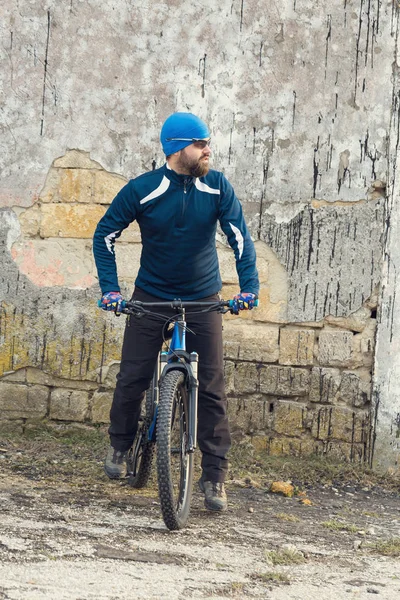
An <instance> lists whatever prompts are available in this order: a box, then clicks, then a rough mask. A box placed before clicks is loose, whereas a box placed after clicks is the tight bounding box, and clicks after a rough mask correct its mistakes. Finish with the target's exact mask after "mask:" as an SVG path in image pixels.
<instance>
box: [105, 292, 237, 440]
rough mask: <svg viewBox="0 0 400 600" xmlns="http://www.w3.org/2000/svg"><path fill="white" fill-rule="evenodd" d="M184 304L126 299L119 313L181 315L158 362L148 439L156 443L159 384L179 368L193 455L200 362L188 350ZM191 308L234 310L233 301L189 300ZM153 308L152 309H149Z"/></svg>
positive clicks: (177, 318) (177, 317) (176, 320)
mask: <svg viewBox="0 0 400 600" xmlns="http://www.w3.org/2000/svg"><path fill="white" fill-rule="evenodd" d="M184 304H185V302H183V301H181V300H173V301H171V302H162V301H160V302H148V303H147V302H140V301H134V300H133V301H125V300H123V301H122V303H121V306H120V308H119V309H118V310H117V311H116V314H119V313H120V312H122V313H127V314H136V315H137V316H144V315H146V314H151V309H153V310H154V309H155V308H167V307H168V308H173V309H175V310H176V311H177V312H178V314H177V315H176V316H174V317H173V319H174V326H173V332H172V340H171V343H170V346H169V349H168V352H160V353H159V355H158V359H157V362H156V366H155V369H154V374H153V380H152V381H153V400H154V405H155V411H154V415H153V419H152V422H151V425H150V427H149V432H148V440H149V441H151V440H154V436H155V426H156V421H157V410H158V400H159V389H160V383H161V381H162V378H163V376H164V375H165V374H166V373H167V372H168V371H170V370H171V369H180V370H181V371H184V372H185V373H186V383H187V388H188V393H189V415H188V439H187V449H186V451H187V452H194V450H195V449H196V446H197V400H198V387H199V382H198V379H197V376H198V361H199V356H198V354H197V352H191V353H190V354H189V353H188V352H187V351H186V328H187V326H186V321H185V306H184ZM186 304H187V305H190V307H191V308H199V309H203V310H215V309H217V310H219V312H222V313H223V312H228V311H229V310H230V308H231V307H232V300H230V301H223V300H222V301H219V302H218V301H217V302H202V301H189V302H187V303H186ZM149 309H150V310H149Z"/></svg>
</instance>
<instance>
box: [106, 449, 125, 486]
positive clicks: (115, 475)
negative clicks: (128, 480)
mask: <svg viewBox="0 0 400 600" xmlns="http://www.w3.org/2000/svg"><path fill="white" fill-rule="evenodd" d="M127 456H128V451H126V452H121V451H120V450H115V448H113V447H112V446H110V447H109V449H108V452H107V456H106V460H105V461H104V470H105V472H106V475H108V477H109V478H110V479H122V478H123V477H125V476H126V470H127V469H126V458H127Z"/></svg>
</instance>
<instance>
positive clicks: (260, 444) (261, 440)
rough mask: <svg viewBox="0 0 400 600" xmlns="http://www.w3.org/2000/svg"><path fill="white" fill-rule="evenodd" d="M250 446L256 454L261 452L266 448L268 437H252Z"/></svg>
mask: <svg viewBox="0 0 400 600" xmlns="http://www.w3.org/2000/svg"><path fill="white" fill-rule="evenodd" d="M250 441H251V445H252V446H253V448H254V450H256V452H263V451H265V450H266V449H267V447H268V437H267V436H266V435H265V434H263V435H252V436H251V438H250Z"/></svg>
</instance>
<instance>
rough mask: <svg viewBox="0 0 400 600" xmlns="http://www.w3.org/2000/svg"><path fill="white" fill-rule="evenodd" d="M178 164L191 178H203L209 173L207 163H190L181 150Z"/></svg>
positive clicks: (198, 161)
mask: <svg viewBox="0 0 400 600" xmlns="http://www.w3.org/2000/svg"><path fill="white" fill-rule="evenodd" d="M179 162H180V165H181V166H182V167H184V169H185V170H187V171H189V174H190V175H191V176H192V177H204V175H207V173H208V171H209V166H208V163H204V162H201V161H200V159H199V160H197V161H192V160H190V159H189V158H187V156H186V154H185V149H183V150H182V152H181V155H180V157H179Z"/></svg>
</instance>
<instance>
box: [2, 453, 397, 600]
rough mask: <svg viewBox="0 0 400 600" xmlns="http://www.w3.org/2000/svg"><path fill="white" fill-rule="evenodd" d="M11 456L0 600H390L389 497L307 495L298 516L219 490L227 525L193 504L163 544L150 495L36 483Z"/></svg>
mask: <svg viewBox="0 0 400 600" xmlns="http://www.w3.org/2000/svg"><path fill="white" fill-rule="evenodd" d="M10 454H14V455H13V456H10ZM15 455H18V452H10V451H9V450H8V451H7V452H3V454H2V456H3V459H2V460H1V461H0V506H1V513H0V521H1V529H0V557H1V563H0V599H12V600H20V599H29V600H42V599H43V600H45V599H46V600H64V599H68V600H71V599H74V600H89V599H96V600H125V599H126V600H128V599H129V600H132V598H143V599H146V600H152V599H157V600H158V599H162V600H167V599H171V600H172V599H173V600H178V599H184V598H185V599H186V598H189V599H202V600H203V599H204V600H205V599H213V600H217V599H225V598H259V599H260V598H262V599H273V600H283V599H285V600H290V599H293V600H294V599H296V600H297V599H298V600H300V599H301V600H306V599H309V598H318V599H319V600H330V599H334V600H345V599H352V598H357V599H371V598H372V597H373V596H374V595H378V596H379V597H380V598H385V599H386V598H387V599H393V600H398V598H399V597H400V569H399V564H400V559H399V555H400V545H399V539H400V501H399V500H400V498H399V496H398V495H397V494H395V493H392V492H385V491H384V490H381V489H378V488H375V489H369V488H361V487H360V488H354V487H351V488H350V487H347V488H346V487H343V488H340V489H336V488H332V487H328V486H327V487H323V486H314V487H313V488H311V489H309V490H308V491H307V498H308V499H309V500H310V501H311V502H312V504H311V505H306V504H302V503H301V499H300V498H299V497H293V498H285V497H283V496H280V495H277V494H271V493H268V492H267V491H265V490H264V489H260V488H257V487H251V485H248V486H247V487H240V485H238V482H237V483H236V484H233V483H230V484H229V485H228V493H229V500H230V507H229V511H228V512H227V513H225V514H224V515H213V514H210V513H208V512H207V511H205V510H204V509H203V507H202V498H201V495H200V494H199V493H197V492H196V494H195V498H194V502H193V510H192V515H191V520H190V525H189V527H188V528H187V529H185V530H183V531H180V532H174V533H172V532H169V531H167V530H166V528H165V526H164V524H163V522H162V519H161V516H160V512H159V506H158V499H157V494H156V491H155V490H154V489H151V490H149V491H147V492H141V493H139V492H138V491H136V490H132V489H131V488H129V487H128V486H127V485H126V484H125V482H123V483H119V482H108V481H107V480H106V478H105V476H104V475H103V474H102V472H101V468H100V466H99V465H96V469H97V470H96V472H97V483H91V484H90V485H88V486H87V487H85V485H84V483H83V482H82V481H81V479H80V478H79V476H77V477H76V478H74V474H73V472H71V473H70V475H69V477H66V476H65V472H68V468H66V469H64V470H63V473H64V475H63V476H62V477H60V480H59V481H57V478H56V477H55V476H53V478H50V480H49V479H48V478H47V479H44V478H43V471H40V469H39V471H38V470H34V469H33V467H32V468H28V467H27V466H26V464H27V463H26V462H25V463H24V461H23V460H22V459H21V460H22V463H23V464H22V466H18V456H15ZM22 458H23V457H22ZM25 458H26V457H25ZM53 462H54V461H53ZM55 462H57V461H55ZM67 467H68V464H67ZM95 480H96V479H95ZM242 484H243V482H242ZM243 485H244V484H243ZM395 538H397V540H396V539H395ZM390 540H392V542H391V543H390V544H388V541H390ZM282 563H286V564H282Z"/></svg>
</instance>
